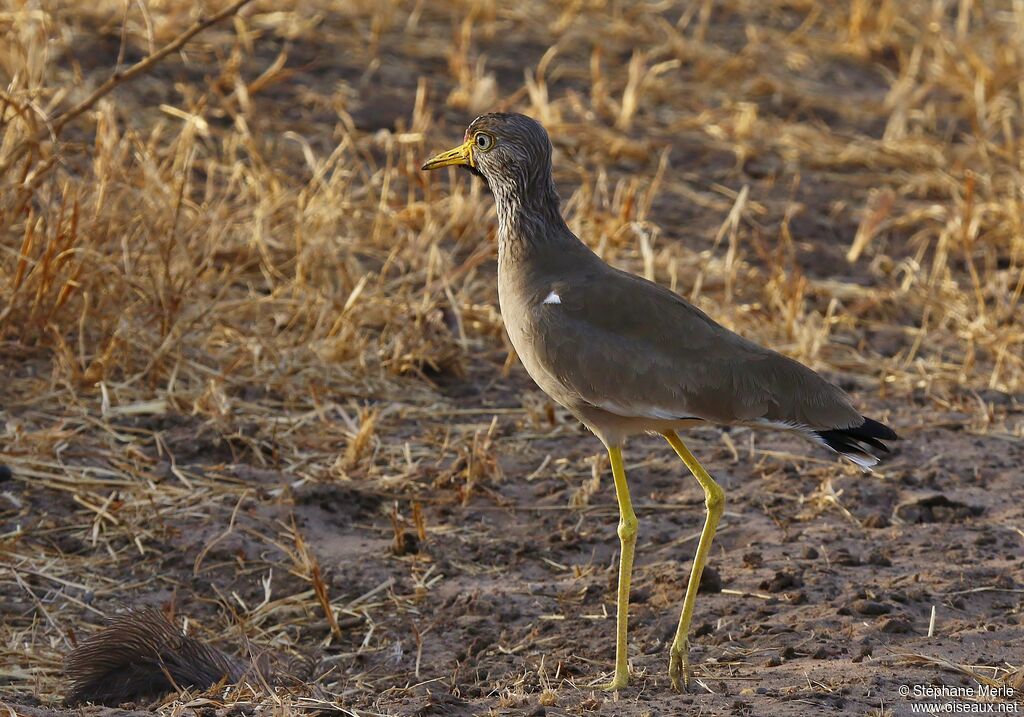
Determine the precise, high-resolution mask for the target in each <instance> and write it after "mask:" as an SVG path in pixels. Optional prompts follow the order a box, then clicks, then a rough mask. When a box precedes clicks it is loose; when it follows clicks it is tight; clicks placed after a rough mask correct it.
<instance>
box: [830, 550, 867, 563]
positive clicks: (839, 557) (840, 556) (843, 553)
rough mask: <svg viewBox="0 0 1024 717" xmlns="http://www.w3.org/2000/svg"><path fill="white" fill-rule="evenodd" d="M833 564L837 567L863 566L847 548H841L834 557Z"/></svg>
mask: <svg viewBox="0 0 1024 717" xmlns="http://www.w3.org/2000/svg"><path fill="white" fill-rule="evenodd" d="M832 562H833V563H834V564H836V565H842V566H844V567H856V566H858V565H860V564H861V560H860V558H858V557H857V556H856V555H853V554H852V553H851V552H850V551H849V550H847V549H846V548H840V549H839V550H837V551H836V554H835V555H834V556H833V557H832Z"/></svg>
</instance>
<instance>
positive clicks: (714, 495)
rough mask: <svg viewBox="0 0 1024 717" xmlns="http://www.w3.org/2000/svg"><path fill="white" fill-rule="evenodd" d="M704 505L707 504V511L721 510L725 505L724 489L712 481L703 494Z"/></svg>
mask: <svg viewBox="0 0 1024 717" xmlns="http://www.w3.org/2000/svg"><path fill="white" fill-rule="evenodd" d="M704 505H705V506H707V509H708V512H715V511H718V512H721V510H722V509H723V508H724V507H725V491H724V490H722V487H721V486H720V485H718V484H717V483H715V482H714V481H712V482H711V485H710V486H708V489H707V492H706V493H705V494H704Z"/></svg>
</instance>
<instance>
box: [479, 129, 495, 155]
mask: <svg viewBox="0 0 1024 717" xmlns="http://www.w3.org/2000/svg"><path fill="white" fill-rule="evenodd" d="M476 146H477V147H479V148H480V149H481V150H483V151H484V152H486V151H487V150H489V149H490V148H491V147H493V146H494V137H492V136H491V135H489V134H484V133H483V132H480V133H478V134H477V136H476Z"/></svg>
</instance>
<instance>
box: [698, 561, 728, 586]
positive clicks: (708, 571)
mask: <svg viewBox="0 0 1024 717" xmlns="http://www.w3.org/2000/svg"><path fill="white" fill-rule="evenodd" d="M697 592H698V593H720V592H722V576H721V575H719V574H718V571H717V570H715V569H714V568H712V567H708V566H706V565H705V566H704V572H702V573H701V574H700V587H699V588H698V589H697Z"/></svg>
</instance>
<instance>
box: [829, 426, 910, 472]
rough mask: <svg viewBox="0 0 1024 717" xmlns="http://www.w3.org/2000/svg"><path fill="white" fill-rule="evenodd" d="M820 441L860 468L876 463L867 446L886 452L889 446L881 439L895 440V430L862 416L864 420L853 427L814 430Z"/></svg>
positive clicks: (876, 459) (896, 436) (897, 437)
mask: <svg viewBox="0 0 1024 717" xmlns="http://www.w3.org/2000/svg"><path fill="white" fill-rule="evenodd" d="M815 434H817V436H818V438H820V439H821V441H822V443H824V444H825V445H826V446H828V447H829V448H831V449H832V450H834V451H835V452H837V453H841V454H843V455H844V456H846V457H847V458H849V459H850V460H851V461H853V462H854V463H856V464H857V465H859V466H861V467H862V468H870V467H871V466H873V465H875V464H876V463H878V458H876V457H875V456H873V455H872V454H871V453H870V451H868V450H867V447H871V448H875V449H877V450H880V451H884V452H886V453H888V452H889V447H888V446H886V445H885V444H884V443H882V441H897V440H899V436H898V435H896V431H894V430H892V429H891V428H889V427H888V426H887V425H885V424H884V423H880V422H878V421H876V420H874V419H873V418H864V422H863V423H862V424H860V425H859V426H855V427H854V428H833V429H830V430H827V431H815Z"/></svg>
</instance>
